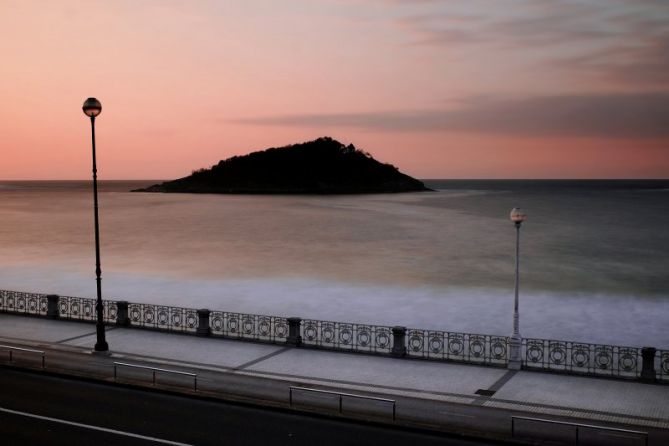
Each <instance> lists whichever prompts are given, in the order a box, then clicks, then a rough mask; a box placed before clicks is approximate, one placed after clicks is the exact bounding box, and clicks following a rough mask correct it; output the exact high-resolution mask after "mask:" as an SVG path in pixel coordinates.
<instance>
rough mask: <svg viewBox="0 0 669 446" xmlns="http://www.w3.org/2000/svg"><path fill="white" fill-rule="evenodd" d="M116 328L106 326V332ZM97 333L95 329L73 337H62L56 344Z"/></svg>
mask: <svg viewBox="0 0 669 446" xmlns="http://www.w3.org/2000/svg"><path fill="white" fill-rule="evenodd" d="M115 328H116V327H105V332H107V331H112V330H113V329H115ZM95 334H97V332H95V331H94V332H92V333H85V334H82V335H79V336H72V337H71V338H67V339H61V340H60V341H56V344H62V343H64V342H70V341H74V340H75V339H81V338H85V337H87V336H93V335H95Z"/></svg>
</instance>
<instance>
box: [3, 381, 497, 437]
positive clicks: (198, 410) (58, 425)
mask: <svg viewBox="0 0 669 446" xmlns="http://www.w3.org/2000/svg"><path fill="white" fill-rule="evenodd" d="M0 438H1V439H2V444H7V445H35V444H41V445H67V446H71V445H78V444H86V445H87V444H95V445H96V446H103V445H143V446H146V445H152V444H153V445H161V444H171V445H180V444H181V445H222V444H229V445H257V444H272V445H314V444H318V445H319V446H320V445H323V446H326V445H337V446H341V445H377V444H378V445H384V446H388V445H393V444H420V445H428V446H429V445H449V446H450V445H452V446H455V445H458V446H476V445H484V444H493V443H486V442H473V441H467V440H462V439H459V438H449V437H446V436H444V435H438V434H429V433H423V432H416V431H406V430H399V429H393V428H388V427H379V426H372V425H368V424H361V423H353V422H346V421H343V420H337V419H331V418H323V417H311V416H305V415H303V414H297V413H292V412H287V411H281V410H271V409H264V408H258V407H251V406H244V405H237V404H229V403H223V402H216V401H210V400H202V399H197V398H190V397H182V396H175V395H170V394H165V393H159V392H152V391H143V390H135V389H128V388H125V387H120V386H114V385H107V384H97V383H90V382H85V381H79V380H74V379H63V378H58V377H53V376H48V375H40V374H32V373H25V372H21V371H17V370H12V369H8V368H0Z"/></svg>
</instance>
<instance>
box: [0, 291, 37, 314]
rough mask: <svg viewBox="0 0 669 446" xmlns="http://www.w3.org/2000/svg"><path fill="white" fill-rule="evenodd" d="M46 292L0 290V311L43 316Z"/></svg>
mask: <svg viewBox="0 0 669 446" xmlns="http://www.w3.org/2000/svg"><path fill="white" fill-rule="evenodd" d="M47 305H48V304H47V297H46V294H40V293H24V292H22V291H8V290H0V311H6V312H8V313H23V314H35V315H39V316H45V315H46V311H47Z"/></svg>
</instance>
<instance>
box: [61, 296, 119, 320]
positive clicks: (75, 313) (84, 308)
mask: <svg viewBox="0 0 669 446" xmlns="http://www.w3.org/2000/svg"><path fill="white" fill-rule="evenodd" d="M95 303H96V299H87V298H85V297H72V296H58V315H59V317H62V318H66V319H76V320H81V321H95V320H97V313H96V311H95ZM102 305H103V309H102V315H103V318H104V321H105V322H110V323H113V322H116V312H117V307H116V301H113V300H103V301H102Z"/></svg>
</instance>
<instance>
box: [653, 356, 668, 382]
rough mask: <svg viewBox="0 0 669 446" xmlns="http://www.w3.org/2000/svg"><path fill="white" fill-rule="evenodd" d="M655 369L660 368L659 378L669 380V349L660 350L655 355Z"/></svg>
mask: <svg viewBox="0 0 669 446" xmlns="http://www.w3.org/2000/svg"><path fill="white" fill-rule="evenodd" d="M655 370H658V372H659V373H658V379H659V380H660V381H666V382H669V350H658V351H657V353H656V355H655Z"/></svg>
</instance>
